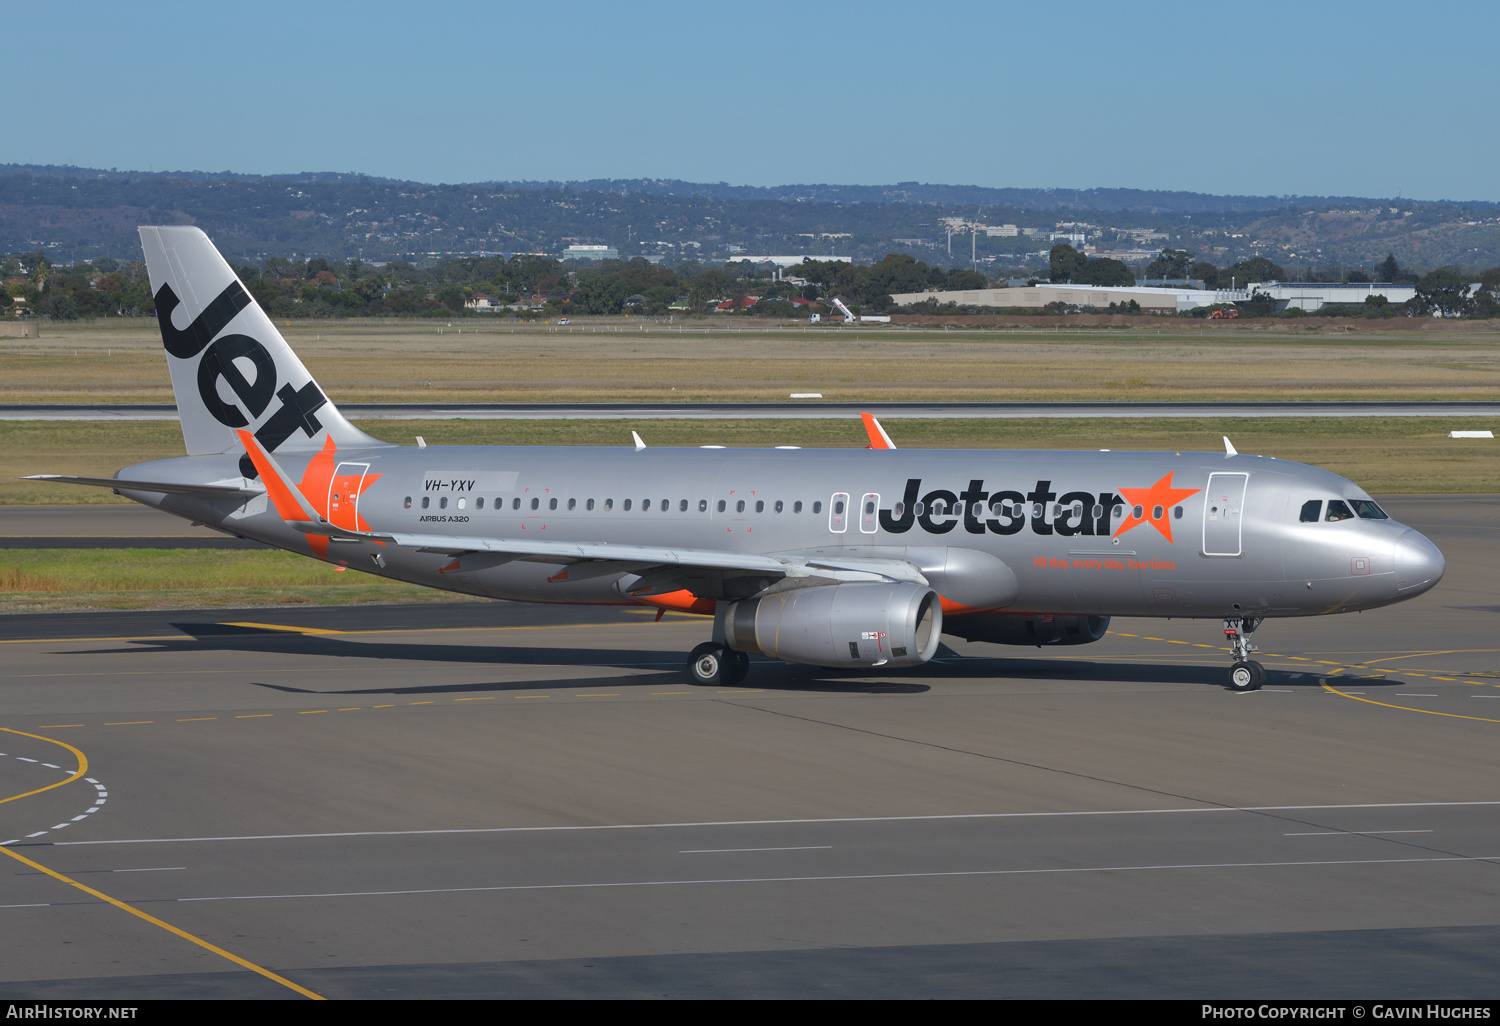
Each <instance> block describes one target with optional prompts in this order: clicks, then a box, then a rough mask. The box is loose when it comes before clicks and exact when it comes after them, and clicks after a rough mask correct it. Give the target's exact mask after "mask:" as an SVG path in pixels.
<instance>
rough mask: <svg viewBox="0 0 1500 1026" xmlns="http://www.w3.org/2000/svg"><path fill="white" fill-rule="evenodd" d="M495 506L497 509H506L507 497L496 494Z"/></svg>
mask: <svg viewBox="0 0 1500 1026" xmlns="http://www.w3.org/2000/svg"><path fill="white" fill-rule="evenodd" d="M495 508H496V509H504V508H505V499H504V497H502V496H499V495H497V496H495Z"/></svg>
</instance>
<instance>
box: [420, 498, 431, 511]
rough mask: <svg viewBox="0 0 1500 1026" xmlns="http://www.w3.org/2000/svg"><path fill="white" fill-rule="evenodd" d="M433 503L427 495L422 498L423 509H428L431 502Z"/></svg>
mask: <svg viewBox="0 0 1500 1026" xmlns="http://www.w3.org/2000/svg"><path fill="white" fill-rule="evenodd" d="M431 501H432V499H431V498H430V497H429V496H426V495H424V496H422V508H423V509H426V508H427V504H428V503H429V502H431Z"/></svg>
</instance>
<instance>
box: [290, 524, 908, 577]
mask: <svg viewBox="0 0 1500 1026" xmlns="http://www.w3.org/2000/svg"><path fill="white" fill-rule="evenodd" d="M287 524H288V526H290V527H293V528H296V529H297V530H299V531H301V532H302V533H303V534H317V535H323V536H324V537H326V538H328V539H329V540H330V541H334V542H339V541H344V542H354V541H370V542H380V543H381V544H383V545H394V546H397V547H400V548H410V549H416V550H417V551H418V552H432V553H439V554H442V555H447V556H452V557H454V564H455V565H454V566H453V569H454V570H455V571H468V570H479V569H488V568H489V567H492V566H498V565H499V564H500V563H504V562H510V561H512V560H521V561H525V562H532V563H560V564H563V565H565V566H566V567H567V569H566V570H565V571H564V572H563V573H561V574H559V575H558V576H557V577H556V578H555V579H557V580H575V581H576V580H584V579H586V578H589V577H599V576H603V575H606V574H611V573H619V574H625V573H633V574H637V575H640V576H641V577H642V580H649V579H653V578H661V579H663V580H664V581H665V580H666V579H667V578H671V579H673V580H675V579H677V578H678V577H680V576H681V575H682V574H684V573H687V574H690V575H692V576H705V575H708V576H713V575H716V574H764V575H766V576H769V577H774V578H776V579H780V578H783V577H821V578H825V579H827V580H829V581H830V582H831V581H874V580H894V581H912V582H914V583H920V584H926V583H927V581H926V579H925V578H924V577H923V576H922V574H921V572H920V571H918V570H917V568H916V567H915V566H913V565H912V564H911V563H908V562H906V561H905V560H899V559H862V558H858V557H855V558H850V559H821V558H811V557H807V556H798V555H762V554H759V553H754V552H729V551H726V550H720V549H687V548H676V547H665V546H654V545H621V544H616V543H614V542H551V541H533V540H531V539H529V538H528V539H520V538H476V537H473V536H470V535H444V534H408V533H404V532H400V531H351V530H348V529H346V528H343V527H336V526H335V525H333V524H330V523H328V522H327V521H310V520H289V521H287ZM476 556H477V557H479V558H477V559H476V558H470V557H476ZM495 557H499V558H495ZM580 564H582V565H580Z"/></svg>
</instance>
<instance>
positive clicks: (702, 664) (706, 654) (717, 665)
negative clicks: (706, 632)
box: [687, 641, 735, 686]
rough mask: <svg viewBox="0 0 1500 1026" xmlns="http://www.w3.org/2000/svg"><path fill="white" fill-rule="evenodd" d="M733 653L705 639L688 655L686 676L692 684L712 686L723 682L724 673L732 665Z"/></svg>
mask: <svg viewBox="0 0 1500 1026" xmlns="http://www.w3.org/2000/svg"><path fill="white" fill-rule="evenodd" d="M734 655H735V653H734V652H731V651H730V650H729V649H727V648H725V647H724V646H723V645H720V644H718V643H717V642H713V641H705V642H704V643H703V644H701V645H699V646H698V647H697V648H695V649H693V654H692V655H690V656H688V667H687V668H688V676H689V677H691V678H693V683H694V684H702V685H705V686H712V685H715V684H723V683H725V673H726V671H728V670H729V669H730V667H731V666H732V665H733V658H734Z"/></svg>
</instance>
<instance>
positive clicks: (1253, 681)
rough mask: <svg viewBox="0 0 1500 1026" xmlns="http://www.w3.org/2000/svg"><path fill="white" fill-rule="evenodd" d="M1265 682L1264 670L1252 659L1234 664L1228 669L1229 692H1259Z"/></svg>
mask: <svg viewBox="0 0 1500 1026" xmlns="http://www.w3.org/2000/svg"><path fill="white" fill-rule="evenodd" d="M1265 682H1266V668H1265V667H1264V666H1262V665H1260V663H1257V662H1256V661H1255V660H1253V659H1247V660H1245V661H1244V662H1238V663H1235V664H1234V665H1233V666H1232V667H1230V668H1229V690H1231V691H1259V690H1260V689H1261V685H1263V684H1265Z"/></svg>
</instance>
